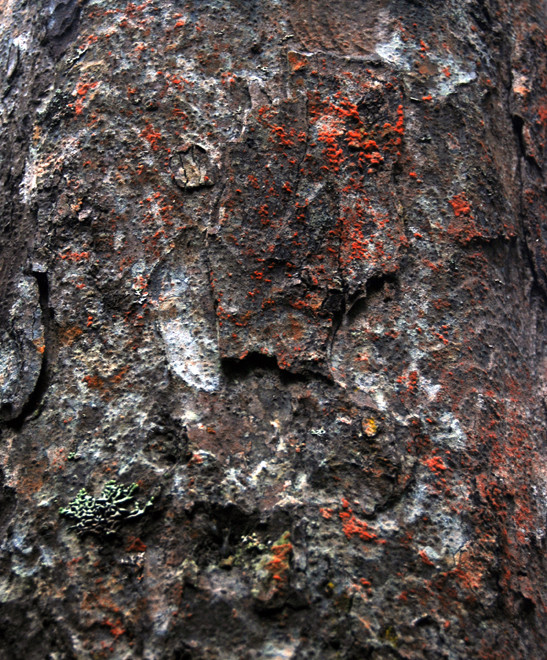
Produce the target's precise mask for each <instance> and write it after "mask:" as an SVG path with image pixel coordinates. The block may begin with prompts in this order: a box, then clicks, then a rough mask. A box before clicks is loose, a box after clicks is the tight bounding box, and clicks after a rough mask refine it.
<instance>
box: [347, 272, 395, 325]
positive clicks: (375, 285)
mask: <svg viewBox="0 0 547 660" xmlns="http://www.w3.org/2000/svg"><path fill="white" fill-rule="evenodd" d="M397 281H398V280H397V276H396V275H395V273H380V274H379V275H375V276H373V277H371V278H370V279H368V280H367V283H366V287H365V290H364V291H362V290H359V291H356V292H355V293H354V294H353V295H352V296H351V297H350V298H349V299H348V301H347V312H346V317H347V320H348V323H352V322H353V321H354V320H355V319H356V318H357V317H358V316H360V315H361V314H363V313H364V312H365V310H366V308H367V306H368V303H369V301H370V296H373V295H375V294H377V293H380V292H382V291H383V290H384V287H385V285H386V284H397Z"/></svg>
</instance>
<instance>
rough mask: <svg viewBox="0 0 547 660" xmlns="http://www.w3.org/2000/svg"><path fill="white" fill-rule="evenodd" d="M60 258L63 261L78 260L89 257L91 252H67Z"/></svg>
mask: <svg viewBox="0 0 547 660" xmlns="http://www.w3.org/2000/svg"><path fill="white" fill-rule="evenodd" d="M59 258H60V259H62V260H63V261H65V260H66V261H74V262H78V261H81V260H82V259H89V252H85V251H84V252H66V253H65V254H60V255H59Z"/></svg>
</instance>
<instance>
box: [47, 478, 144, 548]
mask: <svg viewBox="0 0 547 660" xmlns="http://www.w3.org/2000/svg"><path fill="white" fill-rule="evenodd" d="M137 488H138V485H137V484H135V483H132V484H128V485H124V484H119V483H117V482H116V481H114V480H111V481H107V483H106V484H105V485H104V488H103V490H102V492H101V494H100V495H99V496H98V497H93V496H92V495H90V494H89V493H88V492H87V490H86V489H85V488H82V489H81V490H80V491H79V492H78V494H77V496H76V497H75V499H74V500H72V502H70V504H69V505H68V506H66V507H61V508H60V509H59V514H60V515H61V516H66V517H67V518H71V519H72V520H73V521H75V524H74V525H72V527H71V528H70V529H73V530H76V532H78V534H88V533H89V534H98V535H100V536H102V535H104V536H111V535H113V534H115V533H116V532H117V531H118V528H119V526H120V524H121V523H123V522H126V521H128V520H135V519H136V518H140V517H141V516H142V515H143V514H144V513H145V511H146V510H147V509H148V508H149V507H150V506H152V503H153V500H154V498H153V497H152V498H150V499H149V500H148V501H147V502H146V504H145V505H144V506H143V507H140V506H139V505H138V503H136V502H135V497H134V495H133V493H134V492H135V490H137Z"/></svg>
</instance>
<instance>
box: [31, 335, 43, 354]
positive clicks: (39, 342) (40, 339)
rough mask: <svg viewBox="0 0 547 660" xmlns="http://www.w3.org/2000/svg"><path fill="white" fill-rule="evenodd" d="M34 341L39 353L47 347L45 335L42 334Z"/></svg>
mask: <svg viewBox="0 0 547 660" xmlns="http://www.w3.org/2000/svg"><path fill="white" fill-rule="evenodd" d="M32 343H33V344H34V345H35V346H36V350H37V351H38V353H43V352H44V351H45V349H46V346H45V343H44V336H43V335H42V336H41V337H38V338H37V339H33V340H32Z"/></svg>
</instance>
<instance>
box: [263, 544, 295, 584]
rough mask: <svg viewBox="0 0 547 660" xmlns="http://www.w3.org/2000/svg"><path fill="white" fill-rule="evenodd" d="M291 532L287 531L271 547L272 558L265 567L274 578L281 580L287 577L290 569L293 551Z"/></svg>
mask: <svg viewBox="0 0 547 660" xmlns="http://www.w3.org/2000/svg"><path fill="white" fill-rule="evenodd" d="M290 537H291V535H290V532H285V533H284V534H283V535H282V536H281V538H279V539H278V540H277V541H276V542H275V543H274V544H273V545H272V547H271V551H270V552H271V555H273V557H272V559H270V561H268V562H267V563H266V564H265V566H264V568H265V569H266V570H267V571H269V572H270V573H271V574H272V579H274V580H276V581H278V582H280V581H283V580H284V579H285V578H286V575H287V573H288V572H289V569H290V564H289V560H290V556H291V553H292V543H291V542H290V541H289V539H290Z"/></svg>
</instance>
